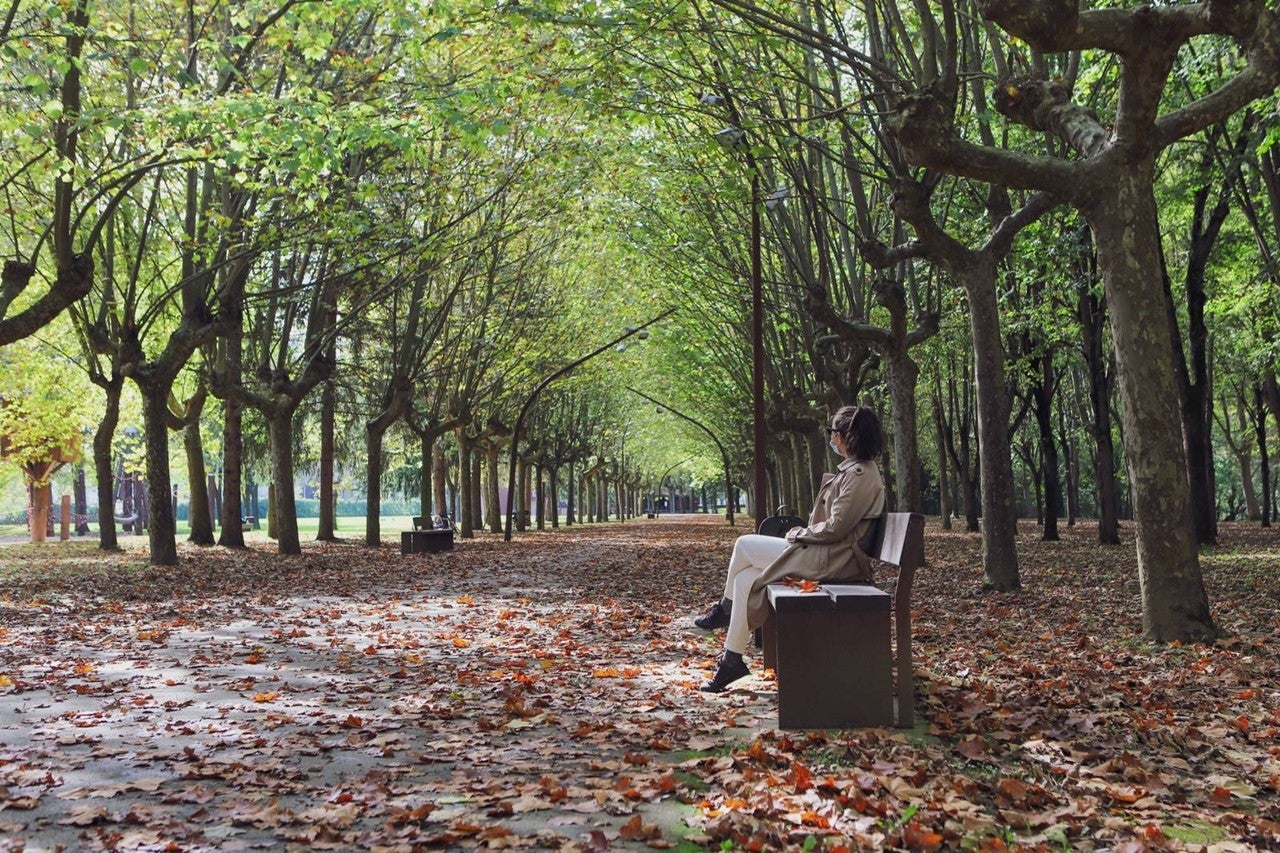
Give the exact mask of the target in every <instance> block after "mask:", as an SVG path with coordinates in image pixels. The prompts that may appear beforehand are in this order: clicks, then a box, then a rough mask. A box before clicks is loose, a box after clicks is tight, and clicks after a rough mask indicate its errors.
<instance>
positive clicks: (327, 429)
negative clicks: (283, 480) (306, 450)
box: [316, 379, 338, 542]
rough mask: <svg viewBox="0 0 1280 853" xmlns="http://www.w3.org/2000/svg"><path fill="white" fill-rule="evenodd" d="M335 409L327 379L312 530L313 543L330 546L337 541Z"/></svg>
mask: <svg viewBox="0 0 1280 853" xmlns="http://www.w3.org/2000/svg"><path fill="white" fill-rule="evenodd" d="M337 408H338V391H337V388H336V386H335V385H334V382H333V380H332V379H327V380H325V383H324V390H323V391H322V392H321V394H320V508H319V516H320V518H319V521H318V527H317V529H316V541H317V542H333V541H336V540H337V538H338V502H337V496H336V495H335V494H334V489H333V476H334V470H335V468H336V464H335V456H336V454H337V440H336V436H335V432H336V430H337V420H338V418H337Z"/></svg>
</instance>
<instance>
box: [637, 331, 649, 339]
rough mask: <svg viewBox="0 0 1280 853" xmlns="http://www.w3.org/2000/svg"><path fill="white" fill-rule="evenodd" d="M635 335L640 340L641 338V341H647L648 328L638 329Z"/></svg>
mask: <svg viewBox="0 0 1280 853" xmlns="http://www.w3.org/2000/svg"><path fill="white" fill-rule="evenodd" d="M636 337H637V338H639V339H640V340H642V341H647V340H649V330H648V329H641V330H640V331H638V332H636Z"/></svg>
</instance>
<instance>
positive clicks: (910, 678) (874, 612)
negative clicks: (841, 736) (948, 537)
mask: <svg viewBox="0 0 1280 853" xmlns="http://www.w3.org/2000/svg"><path fill="white" fill-rule="evenodd" d="M870 556H872V557H873V558H875V559H877V560H880V561H881V562H884V563H888V564H890V565H894V566H897V567H898V575H897V578H896V580H895V581H894V583H893V588H892V591H891V592H885V591H884V590H881V589H880V588H879V587H876V586H870V585H865V584H828V583H824V584H821V585H820V586H818V588H817V589H815V590H814V591H812V592H805V591H803V590H802V589H801V588H799V587H796V586H792V585H791V584H785V583H775V584H770V585H769V588H768V597H769V604H770V609H769V618H768V621H766V622H765V625H764V631H763V644H764V663H765V666H766V667H771V668H772V669H773V670H774V671H775V672H776V673H777V676H778V727H779V728H782V729H834V728H853V727H857V726H892V725H894V723H895V715H894V706H895V702H894V700H895V698H896V700H897V702H896V706H897V716H896V723H897V725H898V726H901V727H904V728H909V727H911V726H912V725H914V724H915V713H914V702H915V686H914V673H913V671H912V664H911V584H912V581H913V580H914V579H915V572H916V568H917V567H918V566H919V565H920V564H921V563H922V562H923V560H924V516H922V515H920V514H919V513H908V512H890V513H885V514H884V515H882V516H881V517H880V519H879V521H878V522H877V523H876V532H875V539H874V542H873V545H872V549H871V554H870ZM891 616H892V626H891ZM891 634H892V635H893V636H892V638H891V636H890V635H891ZM891 639H892V642H891ZM891 650H892V651H891Z"/></svg>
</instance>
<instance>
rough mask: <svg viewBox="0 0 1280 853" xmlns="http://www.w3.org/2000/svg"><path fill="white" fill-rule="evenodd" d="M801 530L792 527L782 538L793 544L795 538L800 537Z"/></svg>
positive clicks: (800, 528) (801, 528)
mask: <svg viewBox="0 0 1280 853" xmlns="http://www.w3.org/2000/svg"><path fill="white" fill-rule="evenodd" d="M802 530H804V528H803V527H793V528H791V529H790V530H788V531H787V532H786V533H784V534H783V537H782V538H784V539H786V540H787V541H788V542H795V541H796V537H797V536H799V535H800V531H802Z"/></svg>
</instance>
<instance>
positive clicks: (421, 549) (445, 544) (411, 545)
mask: <svg viewBox="0 0 1280 853" xmlns="http://www.w3.org/2000/svg"><path fill="white" fill-rule="evenodd" d="M452 550H453V525H449V526H448V527H433V526H431V525H424V524H423V518H422V516H420V515H415V516H414V517H413V529H412V530H403V531H401V532H400V553H401V554H427V553H431V552H433V551H452Z"/></svg>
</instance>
